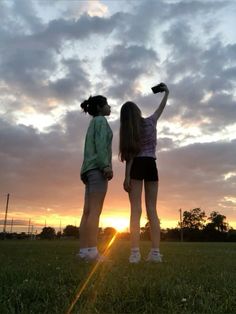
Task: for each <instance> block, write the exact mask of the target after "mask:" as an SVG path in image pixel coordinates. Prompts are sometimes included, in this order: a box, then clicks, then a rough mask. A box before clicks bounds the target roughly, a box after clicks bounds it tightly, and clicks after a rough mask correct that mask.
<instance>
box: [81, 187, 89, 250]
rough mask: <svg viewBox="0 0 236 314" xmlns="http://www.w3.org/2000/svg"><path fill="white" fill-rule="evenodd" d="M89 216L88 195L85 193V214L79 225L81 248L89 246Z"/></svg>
mask: <svg viewBox="0 0 236 314" xmlns="http://www.w3.org/2000/svg"><path fill="white" fill-rule="evenodd" d="M88 216H89V203H88V195H87V194H86V193H85V197H84V210H83V215H82V217H81V221H80V227H79V239H80V241H79V242H80V248H81V249H83V248H87V247H88V236H87V220H88Z"/></svg>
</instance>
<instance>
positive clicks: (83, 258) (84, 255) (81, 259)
mask: <svg viewBox="0 0 236 314" xmlns="http://www.w3.org/2000/svg"><path fill="white" fill-rule="evenodd" d="M75 257H76V258H77V259H78V260H79V261H86V259H87V254H81V253H77V254H76V255H75Z"/></svg>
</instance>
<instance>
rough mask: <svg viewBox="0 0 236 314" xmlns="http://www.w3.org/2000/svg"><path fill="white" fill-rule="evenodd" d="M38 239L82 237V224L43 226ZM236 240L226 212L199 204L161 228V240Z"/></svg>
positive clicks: (104, 233)
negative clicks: (207, 211) (208, 210)
mask: <svg viewBox="0 0 236 314" xmlns="http://www.w3.org/2000/svg"><path fill="white" fill-rule="evenodd" d="M116 232H117V231H116V229H115V228H112V227H107V228H104V229H102V228H99V235H98V236H99V238H103V239H104V238H110V237H112V236H113V235H114V234H115V233H116ZM33 237H34V238H38V239H61V238H63V239H67V238H68V239H71V238H74V239H79V227H76V226H73V225H67V226H66V227H65V228H64V229H63V231H62V232H61V231H58V232H56V230H55V229H54V228H53V227H44V228H43V229H42V232H41V233H39V234H38V235H37V236H35V235H34V236H33ZM129 237H130V234H129V232H120V233H119V234H118V238H120V239H129ZM140 237H141V240H149V239H150V224H149V222H147V223H146V225H145V226H144V227H142V228H141V229H140ZM3 238H9V239H11V238H18V239H26V238H32V235H29V234H26V233H21V234H17V233H13V234H11V233H7V234H6V233H5V234H4V233H0V239H3ZM181 238H182V239H183V240H184V241H228V242H235V241H236V230H235V229H233V228H231V227H230V226H229V224H228V223H227V221H226V216H225V215H222V214H221V213H219V212H217V211H212V212H211V213H210V215H209V217H207V216H206V214H205V211H203V210H201V209H200V208H194V209H191V210H189V211H184V212H183V219H182V221H180V222H179V223H178V225H177V226H176V228H167V229H162V230H161V240H162V241H180V240H181Z"/></svg>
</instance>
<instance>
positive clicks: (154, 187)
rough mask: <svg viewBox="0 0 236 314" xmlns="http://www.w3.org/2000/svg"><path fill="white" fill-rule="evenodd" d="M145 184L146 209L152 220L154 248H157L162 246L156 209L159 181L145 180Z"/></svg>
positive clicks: (151, 229) (150, 220) (151, 228)
mask: <svg viewBox="0 0 236 314" xmlns="http://www.w3.org/2000/svg"><path fill="white" fill-rule="evenodd" d="M144 186H145V203H146V210H147V216H148V219H149V222H150V231H151V241H152V248H154V249H156V248H159V246H160V222H159V219H158V216H157V211H156V204H157V192H158V181H149V182H145V183H144Z"/></svg>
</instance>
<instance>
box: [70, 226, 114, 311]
mask: <svg viewBox="0 0 236 314" xmlns="http://www.w3.org/2000/svg"><path fill="white" fill-rule="evenodd" d="M117 234H118V232H116V233H115V234H114V236H113V237H112V239H111V240H110V242H109V243H108V245H107V247H106V249H105V250H104V252H103V256H105V257H106V256H107V255H108V250H109V248H110V247H111V246H112V244H113V243H114V241H115V239H116V237H117ZM101 263H102V261H101V260H98V261H97V262H96V264H95V265H94V266H93V268H92V269H91V271H90V273H89V274H88V277H87V278H86V280H85V281H84V283H82V285H81V286H80V287H79V288H78V291H77V293H76V295H75V297H74V299H73V300H72V302H71V304H70V306H69V308H68V310H67V311H66V314H70V313H71V311H72V310H73V308H74V306H75V304H76V303H77V302H78V300H79V298H80V296H81V294H82V293H83V291H84V290H85V288H86V287H87V285H88V283H89V281H90V279H91V278H92V277H93V274H94V273H95V272H96V270H97V269H98V267H99V265H100V264H101Z"/></svg>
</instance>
